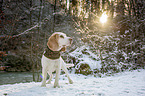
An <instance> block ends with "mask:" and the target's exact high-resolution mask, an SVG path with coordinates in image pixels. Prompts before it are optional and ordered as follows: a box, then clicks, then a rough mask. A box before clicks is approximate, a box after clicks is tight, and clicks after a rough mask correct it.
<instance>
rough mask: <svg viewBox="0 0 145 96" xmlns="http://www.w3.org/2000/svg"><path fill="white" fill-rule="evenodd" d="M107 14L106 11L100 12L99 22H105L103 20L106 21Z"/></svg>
mask: <svg viewBox="0 0 145 96" xmlns="http://www.w3.org/2000/svg"><path fill="white" fill-rule="evenodd" d="M107 17H108V16H107V15H106V12H104V13H103V14H102V16H101V17H100V22H101V23H105V22H107Z"/></svg>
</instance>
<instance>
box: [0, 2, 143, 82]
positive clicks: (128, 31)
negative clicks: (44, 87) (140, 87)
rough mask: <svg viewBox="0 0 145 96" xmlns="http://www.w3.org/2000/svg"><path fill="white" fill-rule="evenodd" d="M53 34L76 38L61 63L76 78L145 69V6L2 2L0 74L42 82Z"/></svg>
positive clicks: (0, 16)
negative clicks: (46, 51)
mask: <svg viewBox="0 0 145 96" xmlns="http://www.w3.org/2000/svg"><path fill="white" fill-rule="evenodd" d="M102 15H105V16H106V17H107V20H106V22H105V21H104V22H101V21H100V19H101V16H102ZM103 19H104V18H103ZM54 32H64V33H66V34H67V35H68V36H71V37H73V44H72V46H71V47H70V48H68V49H67V51H66V52H64V53H62V57H63V59H64V60H65V62H67V63H73V64H74V65H75V67H74V68H70V69H69V70H70V71H75V73H77V74H78V73H80V74H84V75H89V74H93V75H96V76H100V77H101V76H102V75H112V74H114V73H118V72H122V71H125V70H135V69H142V68H143V69H144V68H145V1H144V0H0V70H1V71H7V72H26V71H31V72H33V73H34V74H33V80H34V81H40V73H41V57H42V54H43V51H44V49H45V48H46V47H47V46H46V43H47V40H48V38H49V36H50V35H51V34H52V33H54ZM35 77H37V78H35Z"/></svg>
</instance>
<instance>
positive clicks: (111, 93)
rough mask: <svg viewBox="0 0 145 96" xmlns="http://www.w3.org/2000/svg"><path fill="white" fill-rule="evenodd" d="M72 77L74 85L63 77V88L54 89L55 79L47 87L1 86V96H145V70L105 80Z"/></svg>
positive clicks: (105, 78) (22, 84)
mask: <svg viewBox="0 0 145 96" xmlns="http://www.w3.org/2000/svg"><path fill="white" fill-rule="evenodd" d="M70 77H71V78H72V79H73V81H74V84H68V80H67V78H66V77H65V75H61V77H60V85H61V88H53V83H54V79H53V83H52V84H48V85H47V87H40V85H41V83H40V82H39V83H34V82H31V83H20V84H12V85H10V84H9V85H1V86H0V96H4V95H3V94H7V96H145V70H139V71H137V70H135V71H132V72H124V73H118V74H116V75H114V76H110V77H104V78H96V77H93V76H84V75H77V74H70Z"/></svg>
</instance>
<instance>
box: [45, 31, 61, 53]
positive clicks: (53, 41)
mask: <svg viewBox="0 0 145 96" xmlns="http://www.w3.org/2000/svg"><path fill="white" fill-rule="evenodd" d="M58 39H59V35H58V34H52V35H51V36H50V38H49V39H48V42H47V46H48V47H49V48H50V49H51V50H52V51H58V49H59V44H58Z"/></svg>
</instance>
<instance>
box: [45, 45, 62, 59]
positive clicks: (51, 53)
mask: <svg viewBox="0 0 145 96" xmlns="http://www.w3.org/2000/svg"><path fill="white" fill-rule="evenodd" d="M60 52H61V50H59V51H53V50H51V49H50V48H49V47H47V48H46V49H45V53H44V56H45V57H47V58H49V59H58V58H59V57H60Z"/></svg>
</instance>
